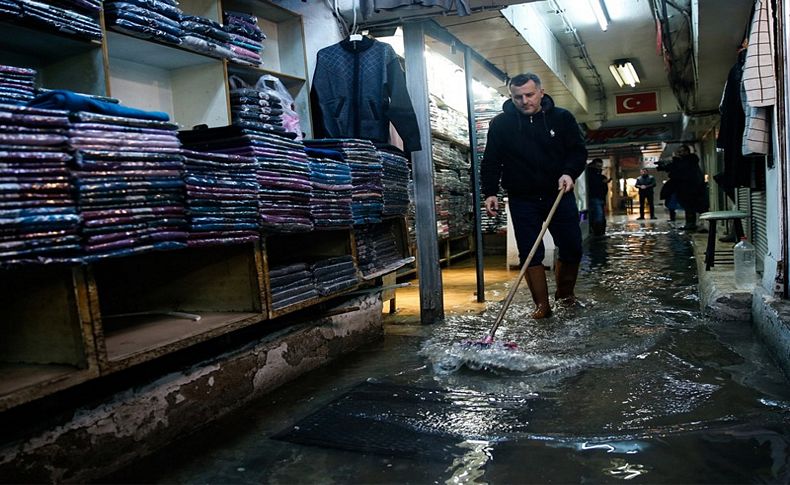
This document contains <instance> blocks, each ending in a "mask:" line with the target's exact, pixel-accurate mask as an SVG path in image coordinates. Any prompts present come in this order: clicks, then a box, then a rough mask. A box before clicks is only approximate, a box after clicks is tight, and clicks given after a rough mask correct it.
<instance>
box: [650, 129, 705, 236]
mask: <svg viewBox="0 0 790 485" xmlns="http://www.w3.org/2000/svg"><path fill="white" fill-rule="evenodd" d="M659 170H664V171H666V172H667V174H668V176H669V179H670V180H671V181H672V193H674V194H675V198H676V199H677V202H678V204H679V205H680V206H681V207H682V208H683V210H685V212H686V224H685V225H684V226H683V229H687V230H696V229H697V214H698V213H700V212H704V211H706V210H707V206H708V204H707V202H708V200H707V190H706V188H705V175H704V174H703V173H702V169H701V168H700V165H699V157H698V156H697V155H696V154H694V153H691V148H690V147H689V146H688V145H687V144H685V143H684V144H682V145H680V147H678V149H677V150H675V154H674V155H673V156H672V161H671V162H669V163H665V164H660V165H659ZM670 215H671V213H670Z"/></svg>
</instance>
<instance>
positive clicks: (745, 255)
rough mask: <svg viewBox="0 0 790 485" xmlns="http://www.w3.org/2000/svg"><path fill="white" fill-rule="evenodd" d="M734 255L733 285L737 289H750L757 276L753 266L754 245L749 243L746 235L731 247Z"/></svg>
mask: <svg viewBox="0 0 790 485" xmlns="http://www.w3.org/2000/svg"><path fill="white" fill-rule="evenodd" d="M733 252H734V256H735V287H736V288H737V289H739V290H751V289H752V288H754V281H755V279H756V278H757V269H756V267H755V256H754V246H752V245H751V244H749V241H747V240H746V236H743V237H741V242H739V243H738V244H736V245H735V248H733Z"/></svg>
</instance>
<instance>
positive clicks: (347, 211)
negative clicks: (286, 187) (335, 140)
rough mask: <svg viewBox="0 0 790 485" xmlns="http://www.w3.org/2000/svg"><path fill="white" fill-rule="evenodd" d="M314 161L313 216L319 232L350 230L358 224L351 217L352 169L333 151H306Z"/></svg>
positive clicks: (311, 162)
mask: <svg viewBox="0 0 790 485" xmlns="http://www.w3.org/2000/svg"><path fill="white" fill-rule="evenodd" d="M305 150H306V151H307V156H308V159H309V160H310V182H311V183H312V185H313V197H312V198H311V199H310V213H311V214H312V217H313V226H314V227H315V228H316V229H327V228H340V227H347V228H350V227H351V226H353V225H354V219H353V217H352V215H351V191H352V189H353V188H354V186H353V185H351V167H349V166H348V164H347V163H346V162H344V161H343V156H342V155H341V154H340V153H339V152H336V151H333V150H321V149H318V148H306V149H305Z"/></svg>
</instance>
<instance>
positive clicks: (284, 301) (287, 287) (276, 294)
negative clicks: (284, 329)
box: [269, 263, 319, 310]
mask: <svg viewBox="0 0 790 485" xmlns="http://www.w3.org/2000/svg"><path fill="white" fill-rule="evenodd" d="M269 288H271V296H272V309H273V310H279V309H281V308H285V307H287V306H289V305H293V304H296V303H300V302H303V301H307V300H310V299H313V298H317V297H318V296H319V295H318V290H316V286H315V282H314V280H313V273H312V271H310V267H309V266H308V265H307V263H293V264H288V265H281V266H275V267H273V268H272V269H271V270H269Z"/></svg>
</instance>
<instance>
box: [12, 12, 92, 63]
mask: <svg viewBox="0 0 790 485" xmlns="http://www.w3.org/2000/svg"><path fill="white" fill-rule="evenodd" d="M0 30H2V31H3V35H2V39H0V51H1V52H2V55H3V58H4V57H5V56H6V55H7V54H9V53H14V54H17V55H22V56H35V57H36V58H38V59H40V60H41V61H45V62H51V61H62V60H63V59H64V58H67V57H71V56H74V55H78V54H83V53H85V52H89V51H93V50H97V49H101V46H102V43H101V41H99V40H90V39H83V38H80V37H74V36H72V35H67V34H62V33H58V32H55V31H49V30H44V29H39V28H35V27H26V26H23V25H19V24H16V23H9V22H4V21H0ZM53 46H57V48H56V49H54V48H53Z"/></svg>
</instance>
